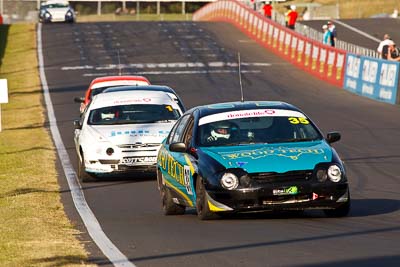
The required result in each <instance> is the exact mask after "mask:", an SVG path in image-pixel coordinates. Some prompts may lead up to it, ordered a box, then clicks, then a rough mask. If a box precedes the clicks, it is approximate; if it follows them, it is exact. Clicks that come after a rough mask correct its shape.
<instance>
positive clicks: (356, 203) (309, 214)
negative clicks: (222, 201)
mask: <svg viewBox="0 0 400 267" xmlns="http://www.w3.org/2000/svg"><path fill="white" fill-rule="evenodd" d="M398 210H400V200H396V199H352V202H351V209H350V213H349V215H348V216H347V217H350V218H357V217H367V216H373V215H382V214H389V213H392V212H396V211H398ZM186 214H191V215H196V210H195V209H190V210H187V212H186ZM324 217H326V216H325V214H324V213H323V212H322V210H306V211H304V212H303V211H260V212H246V213H227V214H223V215H221V216H219V217H218V218H217V219H219V220H235V219H239V220H260V219H261V220H265V219H268V220H273V219H291V218H292V219H293V218H324Z"/></svg>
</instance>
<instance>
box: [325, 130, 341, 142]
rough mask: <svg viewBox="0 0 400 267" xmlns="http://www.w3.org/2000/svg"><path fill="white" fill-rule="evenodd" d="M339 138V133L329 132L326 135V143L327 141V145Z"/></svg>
mask: <svg viewBox="0 0 400 267" xmlns="http://www.w3.org/2000/svg"><path fill="white" fill-rule="evenodd" d="M340 138H341V135H340V133H339V132H330V133H328V134H327V135H326V141H328V143H329V144H332V143H334V142H337V141H339V140H340Z"/></svg>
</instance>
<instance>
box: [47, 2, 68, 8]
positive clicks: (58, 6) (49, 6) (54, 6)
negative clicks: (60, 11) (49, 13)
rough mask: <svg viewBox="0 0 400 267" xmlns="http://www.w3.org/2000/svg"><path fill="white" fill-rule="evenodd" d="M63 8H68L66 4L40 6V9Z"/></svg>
mask: <svg viewBox="0 0 400 267" xmlns="http://www.w3.org/2000/svg"><path fill="white" fill-rule="evenodd" d="M64 7H68V4H63V3H57V4H48V5H43V6H42V8H64Z"/></svg>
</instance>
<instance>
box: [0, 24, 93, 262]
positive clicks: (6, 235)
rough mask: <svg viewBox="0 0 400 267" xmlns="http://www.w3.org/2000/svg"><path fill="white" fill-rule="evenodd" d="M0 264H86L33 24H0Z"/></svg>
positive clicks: (85, 254) (85, 255)
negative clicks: (66, 203) (68, 206)
mask: <svg viewBox="0 0 400 267" xmlns="http://www.w3.org/2000/svg"><path fill="white" fill-rule="evenodd" d="M0 56H1V57H2V58H1V61H0V62H1V66H0V78H1V79H7V80H8V98H9V99H8V100H9V102H8V103H7V104H1V120H2V131H1V132H0V266H90V265H88V264H86V263H85V262H86V261H87V253H86V251H85V249H84V247H83V244H82V243H81V242H80V241H79V240H78V235H79V232H78V231H77V230H76V229H74V226H73V225H72V224H71V222H70V221H69V220H68V219H67V217H66V215H65V213H64V209H63V205H62V203H61V200H60V190H59V185H58V183H57V172H56V167H55V164H56V162H55V161H56V152H55V150H54V147H53V143H52V141H51V137H50V133H49V130H48V128H47V127H46V123H45V113H44V112H45V110H44V108H43V97H42V90H41V85H40V80H39V72H38V63H37V53H36V31H35V25H34V24H15V25H10V26H9V25H0Z"/></svg>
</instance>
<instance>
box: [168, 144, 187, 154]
mask: <svg viewBox="0 0 400 267" xmlns="http://www.w3.org/2000/svg"><path fill="white" fill-rule="evenodd" d="M169 150H170V151H171V152H181V153H182V152H186V145H185V143H181V142H179V143H172V144H170V145H169Z"/></svg>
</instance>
